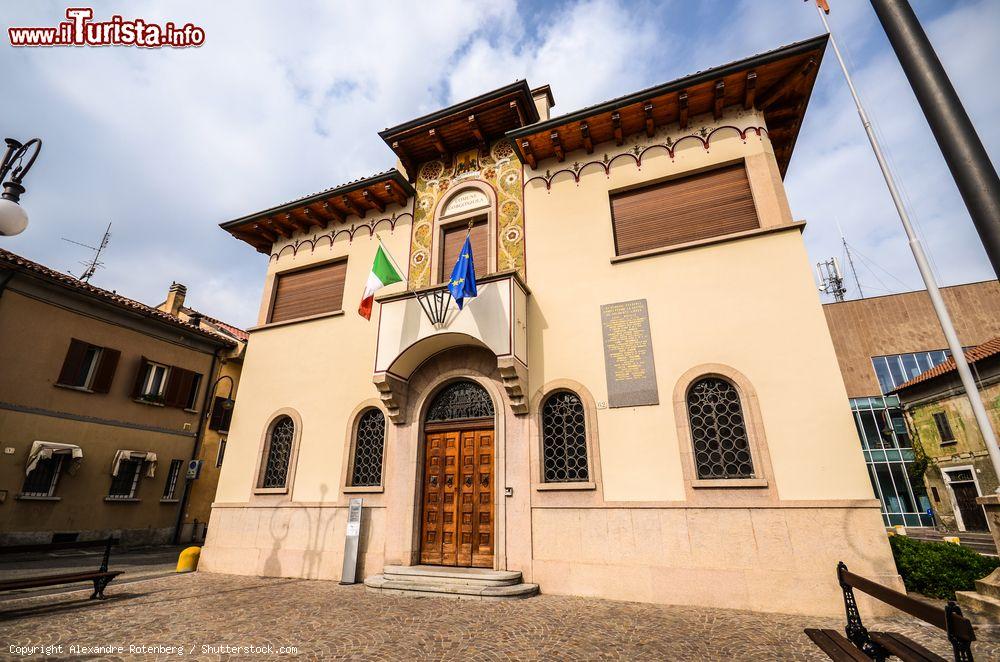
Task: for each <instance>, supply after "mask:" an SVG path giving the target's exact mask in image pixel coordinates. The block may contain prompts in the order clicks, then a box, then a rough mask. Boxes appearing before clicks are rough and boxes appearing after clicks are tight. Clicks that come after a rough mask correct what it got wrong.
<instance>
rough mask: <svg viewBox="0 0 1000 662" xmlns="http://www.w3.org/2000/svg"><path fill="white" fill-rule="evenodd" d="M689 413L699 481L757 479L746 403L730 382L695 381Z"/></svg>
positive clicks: (690, 391)
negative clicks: (746, 415)
mask: <svg viewBox="0 0 1000 662" xmlns="http://www.w3.org/2000/svg"><path fill="white" fill-rule="evenodd" d="M687 411H688V422H689V424H690V426H691V442H692V443H693V445H694V462H695V467H696V469H697V472H698V479H699V480H712V479H733V478H737V479H738V478H755V477H756V475H755V473H754V466H753V456H752V454H751V452H750V440H749V438H748V437H747V424H746V419H745V416H744V413H743V404H742V403H741V402H740V394H739V391H737V390H736V387H735V386H734V385H733V384H732V383H731V382H729V381H728V380H726V379H723V378H721V377H716V376H707V377H702V378H700V379H697V380H695V381H694V382H693V383H692V384H691V386H690V388H688V392H687Z"/></svg>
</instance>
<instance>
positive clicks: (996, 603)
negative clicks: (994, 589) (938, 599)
mask: <svg viewBox="0 0 1000 662" xmlns="http://www.w3.org/2000/svg"><path fill="white" fill-rule="evenodd" d="M977 583H978V582H977ZM955 597H956V598H958V605H959V606H960V607H961V608H962V614H963V615H964V616H965V617H966V618H968V619H970V620H972V621H973V622H977V621H978V622H981V623H998V622H1000V598H995V597H993V596H991V595H983V594H982V593H977V592H976V591H955Z"/></svg>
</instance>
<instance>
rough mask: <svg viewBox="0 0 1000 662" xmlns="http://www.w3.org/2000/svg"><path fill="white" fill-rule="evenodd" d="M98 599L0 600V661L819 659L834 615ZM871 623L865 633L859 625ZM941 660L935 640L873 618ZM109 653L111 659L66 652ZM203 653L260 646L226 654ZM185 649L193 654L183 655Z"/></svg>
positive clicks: (991, 634)
mask: <svg viewBox="0 0 1000 662" xmlns="http://www.w3.org/2000/svg"><path fill="white" fill-rule="evenodd" d="M108 594H109V596H110V597H109V599H108V600H107V601H105V602H103V603H95V602H89V601H87V600H86V599H85V598H86V593H82V592H74V593H67V594H61V595H51V596H43V597H34V598H22V599H17V600H9V601H6V602H2V603H0V642H3V648H2V649H0V657H2V658H3V659H46V658H44V657H43V656H42V655H41V654H36V655H32V656H28V657H27V658H25V657H21V656H18V655H15V654H14V653H12V651H11V649H10V646H12V645H16V646H57V645H62V647H63V650H62V653H61V654H59V653H57V654H55V655H54V656H50V657H49V658H48V659H53V657H54V658H58V659H136V658H137V657H139V658H142V659H162V660H166V659H177V657H178V655H176V654H173V655H171V654H168V652H167V651H166V650H164V651H163V652H161V654H144V655H138V656H137V655H135V654H130V653H129V652H128V651H129V646H130V645H137V646H140V645H148V646H157V645H158V646H183V647H184V653H185V655H184V657H185V659H206V660H214V659H221V658H225V659H270V658H280V657H289V656H290V655H281V654H279V650H278V649H279V647H281V646H293V647H295V648H296V649H297V656H298V657H301V658H303V659H337V660H823V659H826V658H825V656H824V655H822V654H821V653H819V651H818V650H817V649H815V648H813V647H812V644H811V642H809V640H808V639H807V638H806V637H805V635H803V634H802V629H803V628H804V627H833V628H837V629H840V628H842V627H843V623H842V621H841V619H832V618H816V617H806V616H789V615H781V614H758V613H751V612H744V611H731V610H721V609H702V608H695V607H675V606H667V605H649V604H638V603H628V602H611V601H606V600H591V599H585V598H575V597H564V596H554V595H542V596H539V597H537V598H533V599H529V600H519V601H510V602H478V601H477V602H467V601H460V600H449V599H437V598H395V597H385V596H377V595H373V594H370V593H366V592H365V590H364V588H363V587H362V586H360V585H359V586H348V587H344V586H339V585H338V584H336V583H333V582H325V581H313V580H298V579H274V578H259V577H237V576H228V575H214V574H206V573H196V574H191V575H178V576H173V577H166V578H161V579H153V580H149V581H144V582H138V583H134V584H123V585H119V586H116V585H115V584H112V585H111V588H110V589H109V591H108ZM869 625H872V624H869ZM879 625H881V626H884V627H891V628H892V629H894V630H896V631H901V632H904V633H906V634H907V635H909V636H911V637H913V638H914V639H916V640H918V641H921V642H922V643H924V644H926V645H928V646H929V647H930V648H932V649H933V650H935V651H937V652H938V653H940V654H941V655H944V656H946V657H948V658H950V656H951V655H950V648H949V647H948V645H947V643H946V641H945V638H944V636H943V633H939V632H938V631H936V630H930V629H929V628H925V627H921V626H917V625H915V624H912V621H911V620H910V619H905V618H900V619H886V620H882V621H880V622H879ZM996 627H997V626H992V627H990V626H982V627H979V628H977V633H978V635H979V641H978V642H977V643H976V646H975V649H974V651H975V654H976V659H977V660H988V659H1000V630H998V629H995V628H996ZM71 645H78V646H108V645H114V646H123V647H125V653H124V654H121V655H86V654H82V653H86V651H79V653H81V654H74V653H73V652H72V651H71V649H70V646H71ZM203 645H207V646H212V647H218V646H224V645H229V646H247V645H252V646H259V647H266V646H268V645H270V646H272V649H273V650H272V652H271V653H270V654H267V653H264V654H257V653H249V654H238V655H226V654H224V651H221V650H220V649H218V648H209V649H205V650H203V649H202V646H203ZM192 647H193V650H192Z"/></svg>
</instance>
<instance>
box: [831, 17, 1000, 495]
mask: <svg viewBox="0 0 1000 662" xmlns="http://www.w3.org/2000/svg"><path fill="white" fill-rule="evenodd" d="M816 10H817V11H818V12H819V18H820V20H821V21H823V27H825V28H826V32H827V34H829V35H830V45H831V46H832V47H833V52H834V54H835V55H836V56H837V62H839V63H840V68H841V69H842V70H843V72H844V78H845V79H846V80H847V87H848V89H850V91H851V96H852V97H854V105H855V106H857V107H858V115H860V116H861V124H862V125H864V127H865V133H867V134H868V142H870V143H871V146H872V151H873V152H875V159H876V160H877V161H878V166H879V168H881V169H882V176H883V177H885V183H886V186H887V187H888V188H889V195H890V196H892V202H893V204H895V205H896V212H897V213H898V214H899V220H900V221H902V223H903V231H904V232H906V238H907V239H908V240H909V242H910V250H911V251H912V252H913V259H914V260H915V261H916V263H917V269H918V270H919V271H920V277H921V278H923V280H924V286H925V287H926V288H927V294H928V295H929V296H930V299H931V305H933V306H934V312H935V313H937V317H938V321H939V322H940V323H941V330H942V331H944V337H945V340H947V341H948V349H950V350H951V356H952V358H953V359H954V360H955V367H956V368H958V376H959V378H960V379H961V380H962V386H963V387H964V388H965V394H966V395H967V396H968V397H969V403H970V404H971V405H972V413H973V414H974V415H975V418H976V423H978V424H979V431H980V432H981V433H982V435H983V441H984V442H986V450H987V451H989V454H990V460H991V461H992V463H993V469H994V471H996V473H997V475H1000V446H997V438H996V434H995V433H994V431H993V426H992V424H991V423H990V418H989V415H988V414H987V413H986V408H985V407H984V406H983V399H982V395H981V394H980V393H979V389H978V388H977V387H976V381H975V379H974V378H973V377H972V371H971V370H970V369H969V362H968V361H966V359H965V352H964V350H963V349H962V343H961V342H959V340H958V334H957V333H955V326H954V324H952V321H951V315H950V314H949V313H948V307H947V306H945V303H944V299H942V298H941V291H940V290H939V289H938V285H937V280H936V279H935V278H934V273H933V272H932V271H931V267H930V264H929V263H928V262H927V256H926V254H925V253H924V249H923V246H922V245H921V243H920V237H918V236H917V233H916V232H915V231H914V229H913V225H912V224H911V223H910V215H909V214H908V213H907V211H906V208H905V207H904V206H903V200H902V198H901V197H900V195H899V190H898V189H897V188H896V180H895V178H894V177H893V176H892V172H891V171H890V170H889V165H888V163H886V160H885V157H884V156H883V154H882V147H881V146H880V145H879V143H878V140H876V138H875V132H874V130H873V129H872V124H871V121H870V120H869V119H868V114H867V113H866V112H865V109H864V106H862V105H861V98H860V97H859V96H858V92H857V90H856V89H855V88H854V81H853V80H852V79H851V74H850V72H849V71H848V70H847V65H846V64H845V63H844V58H843V57H841V55H840V48H838V47H837V41H836V40H835V39H834V38H833V32H832V31H831V30H830V24H829V23H828V22H827V20H826V14H825V13H824V12H823V8H822V6H821V4H820V3H819V2H817V3H816ZM997 492H998V493H1000V487H998V488H997Z"/></svg>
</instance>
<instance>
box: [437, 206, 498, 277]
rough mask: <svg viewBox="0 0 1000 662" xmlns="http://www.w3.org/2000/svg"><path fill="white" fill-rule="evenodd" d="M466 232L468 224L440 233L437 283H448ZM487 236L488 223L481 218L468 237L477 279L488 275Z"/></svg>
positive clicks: (447, 228)
mask: <svg viewBox="0 0 1000 662" xmlns="http://www.w3.org/2000/svg"><path fill="white" fill-rule="evenodd" d="M468 232H469V224H468V222H463V223H461V224H459V225H453V226H451V227H446V228H444V229H443V230H442V231H441V268H440V272H439V273H438V282H440V283H445V282H447V281H448V277H449V276H451V270H452V269H454V268H455V263H456V262H457V261H458V252H459V251H460V250H462V245H463V244H464V243H465V235H466V234H467V233H468ZM489 234H490V226H489V223H488V222H487V221H486V219H485V218H483V219H481V220H478V221H476V222H475V224H474V225H473V226H472V233H471V234H470V235H469V237H470V239H471V240H472V261H473V263H474V264H475V267H476V276H477V277H479V276H485V275H486V274H487V273H489V259H490V256H489Z"/></svg>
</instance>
